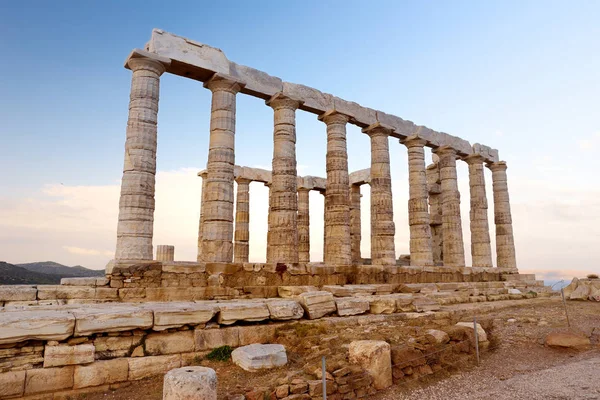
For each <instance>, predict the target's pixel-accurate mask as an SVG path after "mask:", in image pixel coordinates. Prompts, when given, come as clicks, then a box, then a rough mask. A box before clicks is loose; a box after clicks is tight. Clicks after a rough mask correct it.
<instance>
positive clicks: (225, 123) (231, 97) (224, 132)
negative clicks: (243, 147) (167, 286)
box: [200, 74, 244, 262]
mask: <svg viewBox="0 0 600 400" xmlns="http://www.w3.org/2000/svg"><path fill="white" fill-rule="evenodd" d="M204 87H206V88H208V89H209V90H210V91H211V92H212V105H211V117H210V144H209V148H208V163H207V164H206V172H207V183H206V197H205V198H204V206H205V207H204V213H203V214H204V223H203V224H202V234H201V240H202V244H201V245H202V251H201V252H200V258H201V261H207V262H231V261H232V259H233V243H232V240H233V179H234V175H233V168H234V164H235V152H234V146H235V95H236V94H237V93H238V92H239V91H240V90H241V89H242V88H243V87H244V84H243V83H241V82H240V81H238V80H235V79H234V78H232V77H229V76H223V75H220V74H215V75H214V76H213V77H212V78H210V79H209V80H208V81H207V82H205V83H204Z"/></svg>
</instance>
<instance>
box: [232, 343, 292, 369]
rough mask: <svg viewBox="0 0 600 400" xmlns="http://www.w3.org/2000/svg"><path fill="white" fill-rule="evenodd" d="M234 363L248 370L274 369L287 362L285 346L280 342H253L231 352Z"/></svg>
mask: <svg viewBox="0 0 600 400" xmlns="http://www.w3.org/2000/svg"><path fill="white" fill-rule="evenodd" d="M231 359H232V361H233V363H234V364H236V365H238V366H239V367H241V368H242V369H244V370H246V371H251V372H253V371H259V370H261V369H272V368H276V367H281V366H283V365H285V364H287V354H286V352H285V347H283V346H282V345H280V344H251V345H248V346H243V347H239V348H237V349H235V350H234V351H233V352H232V353H231Z"/></svg>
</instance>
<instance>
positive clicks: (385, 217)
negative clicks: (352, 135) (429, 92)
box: [116, 58, 516, 268]
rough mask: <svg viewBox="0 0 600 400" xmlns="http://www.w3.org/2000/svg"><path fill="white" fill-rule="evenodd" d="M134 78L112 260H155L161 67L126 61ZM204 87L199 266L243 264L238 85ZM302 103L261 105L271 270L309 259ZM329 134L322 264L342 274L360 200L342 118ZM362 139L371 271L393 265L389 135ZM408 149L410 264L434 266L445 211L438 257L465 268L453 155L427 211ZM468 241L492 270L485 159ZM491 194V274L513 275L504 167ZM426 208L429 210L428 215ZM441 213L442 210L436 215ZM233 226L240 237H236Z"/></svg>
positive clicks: (419, 162) (418, 149) (498, 166)
mask: <svg viewBox="0 0 600 400" xmlns="http://www.w3.org/2000/svg"><path fill="white" fill-rule="evenodd" d="M128 66H129V67H130V68H131V70H132V71H133V77H132V89H131V100H130V107H129V119H128V124H127V141H126V145H125V167H124V172H123V181H122V187H121V200H120V205H119V225H118V233H117V237H118V239H117V251H116V258H117V259H132V260H136V259H146V260H147V259H152V230H153V215H154V183H155V173H156V136H157V132H156V119H157V112H158V93H159V77H160V75H161V74H162V73H163V72H164V71H165V67H164V65H163V64H161V63H160V62H158V61H156V60H153V59H149V58H148V59H147V58H135V59H130V60H129V62H128ZM204 86H205V87H206V88H208V89H209V90H210V91H211V92H212V102H211V120H210V142H209V151H208V162H207V167H206V177H205V179H203V190H202V199H201V203H202V206H201V209H202V211H201V224H200V230H199V234H198V246H199V254H198V259H199V260H200V261H209V262H231V261H232V260H235V261H236V262H240V261H243V260H247V257H248V212H249V208H248V184H249V182H245V181H238V185H239V186H238V194H237V196H238V198H237V201H238V208H237V215H236V221H237V224H236V232H235V243H236V250H235V256H234V246H233V240H234V230H233V221H234V218H233V209H234V206H233V201H234V190H233V183H234V164H235V111H236V110H235V106H236V101H235V99H236V94H237V93H238V92H239V91H240V90H241V89H242V88H243V87H244V83H243V82H240V81H238V80H236V79H235V78H232V77H229V76H224V75H220V74H215V75H214V76H213V77H212V78H211V79H210V80H208V81H207V82H206V83H205V84H204ZM301 103H302V102H301V101H300V100H297V99H293V98H290V97H288V96H285V95H283V94H282V93H278V94H275V95H274V96H273V97H272V98H271V99H269V100H267V102H266V104H267V105H268V106H270V107H271V108H272V109H273V111H274V132H273V144H274V146H273V161H272V182H271V187H270V189H271V190H270V196H269V221H268V224H269V231H268V236H267V244H268V245H267V262H270V263H277V262H285V263H296V262H299V261H302V262H306V261H305V260H307V259H308V251H309V244H308V242H307V237H308V229H309V226H308V191H305V190H302V188H300V190H298V189H299V188H298V187H297V178H296V177H297V171H296V128H295V112H296V110H297V109H298V107H299V106H300V105H301ZM319 119H320V120H321V121H323V122H324V123H325V124H326V126H327V162H326V167H327V188H326V192H325V239H326V240H325V244H324V246H325V247H324V250H325V251H324V253H325V254H324V259H325V262H326V263H329V264H336V265H346V264H351V263H352V262H356V261H357V260H358V259H359V258H360V190H358V191H357V190H356V189H355V188H351V187H350V186H349V177H348V159H347V157H348V156H347V146H346V124H347V123H348V122H349V120H350V118H349V117H348V116H347V115H344V114H342V113H339V112H337V111H335V110H331V111H329V112H327V113H325V114H323V115H321V116H320V117H319ZM363 132H364V133H366V134H367V135H368V136H369V137H370V140H371V258H372V263H373V264H379V265H395V263H396V259H395V247H394V235H395V225H394V221H393V205H392V203H393V201H392V190H391V171H390V152H389V135H390V133H391V130H390V129H389V128H387V127H385V126H383V125H381V124H379V123H376V124H374V125H371V126H369V127H367V128H365V129H363ZM401 142H402V143H403V144H404V145H405V146H406V147H407V149H408V164H409V192H410V195H409V201H408V210H409V225H410V252H411V264H413V265H422V266H427V265H433V264H434V250H433V249H434V246H433V240H432V228H431V224H432V222H431V217H430V210H431V211H435V212H439V210H440V209H441V234H442V241H443V250H442V257H443V263H444V265H445V266H464V265H465V258H464V245H463V236H462V226H461V216H460V193H459V191H458V185H457V176H456V159H457V152H456V150H454V149H452V148H450V147H440V148H437V149H435V150H434V153H435V154H437V156H438V157H439V161H438V163H439V175H440V189H441V190H440V195H439V199H438V204H437V205H436V206H435V207H436V209H435V210H433V208H434V207H432V204H431V202H432V199H431V198H428V189H427V176H426V166H425V158H424V146H425V145H426V144H427V143H426V141H425V140H423V139H421V138H419V137H417V136H414V137H409V138H406V139H404V140H402V141H401ZM465 161H466V162H467V163H468V164H469V181H470V187H471V216H470V221H471V224H470V226H471V232H472V235H471V236H472V246H471V249H472V255H473V265H475V266H491V265H492V263H491V249H490V241H489V227H488V226H487V201H486V198H485V183H484V179H483V158H482V157H478V156H470V157H467V158H466V159H465ZM488 167H489V168H490V169H491V170H492V180H493V192H494V220H495V224H496V243H497V255H498V259H497V265H498V266H499V267H505V268H516V260H515V251H514V238H513V233H512V220H511V214H510V201H509V197H508V188H507V182H506V163H504V162H497V163H492V164H489V165H488ZM428 201H429V202H430V204H429V206H428ZM437 207H439V208H437ZM237 226H239V230H238V228H237Z"/></svg>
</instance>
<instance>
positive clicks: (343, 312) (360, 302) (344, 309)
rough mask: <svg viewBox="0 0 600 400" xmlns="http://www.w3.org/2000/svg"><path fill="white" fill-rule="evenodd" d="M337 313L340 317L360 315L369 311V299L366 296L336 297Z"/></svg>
mask: <svg viewBox="0 0 600 400" xmlns="http://www.w3.org/2000/svg"><path fill="white" fill-rule="evenodd" d="M335 304H336V307H337V314H338V315H339V316H340V317H346V316H348V315H359V314H364V313H366V312H367V311H369V308H370V304H369V300H368V299H365V298H339V299H335Z"/></svg>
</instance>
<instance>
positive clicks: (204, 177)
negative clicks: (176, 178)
mask: <svg viewBox="0 0 600 400" xmlns="http://www.w3.org/2000/svg"><path fill="white" fill-rule="evenodd" d="M198 176H199V177H201V178H202V193H200V222H199V223H198V255H197V256H196V259H197V261H201V260H202V256H201V255H200V254H202V226H203V225H204V201H205V199H206V183H207V182H208V179H207V178H208V172H206V171H202V172H200V173H199V174H198Z"/></svg>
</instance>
